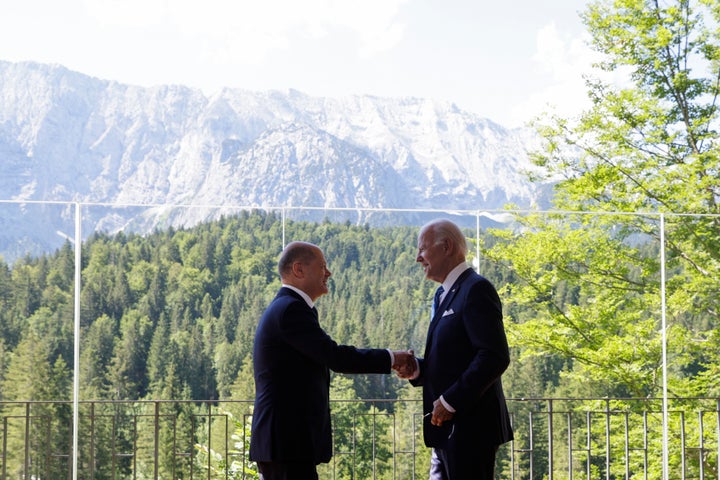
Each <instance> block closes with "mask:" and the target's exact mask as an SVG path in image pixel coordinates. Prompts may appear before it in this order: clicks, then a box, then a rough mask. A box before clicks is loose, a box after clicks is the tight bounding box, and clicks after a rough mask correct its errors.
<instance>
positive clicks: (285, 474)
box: [257, 462, 318, 480]
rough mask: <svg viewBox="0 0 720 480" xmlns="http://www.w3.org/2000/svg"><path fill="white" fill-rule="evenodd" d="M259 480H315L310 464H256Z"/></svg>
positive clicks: (312, 466) (313, 468) (313, 470)
mask: <svg viewBox="0 0 720 480" xmlns="http://www.w3.org/2000/svg"><path fill="white" fill-rule="evenodd" d="M257 466H258V470H259V471H260V480H317V478H318V474H317V468H316V466H315V464H314V463H312V462H257Z"/></svg>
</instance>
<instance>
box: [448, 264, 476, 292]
mask: <svg viewBox="0 0 720 480" xmlns="http://www.w3.org/2000/svg"><path fill="white" fill-rule="evenodd" d="M468 268H470V267H469V266H468V264H467V263H465V262H464V261H463V262H461V263H459V264H458V265H457V266H456V267H455V268H453V269H452V270H450V273H448V274H447V277H445V281H443V283H442V286H443V288H444V289H445V293H447V292H449V291H450V289H451V288H452V286H453V285H454V284H455V282H456V281H457V279H458V277H459V276H460V275H462V273H463V272H464V271H465V270H467V269H468ZM443 296H444V295H443Z"/></svg>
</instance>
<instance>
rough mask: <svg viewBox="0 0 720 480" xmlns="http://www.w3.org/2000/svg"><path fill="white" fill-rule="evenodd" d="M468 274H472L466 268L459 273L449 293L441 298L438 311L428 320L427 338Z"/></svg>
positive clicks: (469, 269)
mask: <svg viewBox="0 0 720 480" xmlns="http://www.w3.org/2000/svg"><path fill="white" fill-rule="evenodd" d="M470 272H472V269H471V268H468V269H467V270H465V271H464V272H463V273H461V274H460V276H459V277H458V279H457V280H455V283H453V286H452V287H450V291H448V292H447V294H445V298H443V301H442V302H440V305H438V309H437V310H436V311H435V315H433V318H432V319H431V320H430V329H429V330H428V338H430V335H432V332H433V330H435V326H436V325H437V324H438V320H440V319H441V318H442V316H443V313H445V311H446V309H447V307H448V306H449V305H451V304H452V301H453V299H454V298H455V295H457V292H458V290H459V289H460V285H461V284H462V282H463V280H465V279H466V278H467V277H468V276H469V275H470Z"/></svg>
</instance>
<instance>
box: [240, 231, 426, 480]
mask: <svg viewBox="0 0 720 480" xmlns="http://www.w3.org/2000/svg"><path fill="white" fill-rule="evenodd" d="M278 271H279V272H280V278H281V280H282V288H280V290H279V291H278V293H277V296H276V297H275V299H274V300H273V301H272V303H271V304H270V305H269V306H268V308H267V310H265V313H264V314H263V315H262V318H261V319H260V323H259V324H258V327H257V332H256V334H255V344H254V350H253V365H254V368H255V392H256V393H255V409H254V411H253V421H252V432H251V437H250V459H251V460H253V461H255V462H257V465H258V470H259V471H260V478H261V479H263V480H313V479H317V478H318V475H317V468H316V466H317V464H319V463H324V462H328V461H329V460H330V458H331V455H332V430H331V425H330V393H329V391H330V370H333V371H336V372H343V373H389V372H390V369H391V367H392V368H394V369H396V370H397V371H398V373H402V372H403V371H405V373H406V374H407V371H408V370H412V368H413V367H414V358H413V357H412V354H411V353H409V352H404V351H390V350H382V349H358V348H355V347H353V346H348V345H338V344H337V343H336V342H335V341H334V340H333V339H332V338H330V337H329V336H328V335H327V333H325V331H324V330H323V329H322V328H321V327H320V323H319V322H318V314H317V310H316V309H315V306H314V303H315V300H317V299H318V298H319V297H320V296H321V295H324V294H326V293H328V287H327V280H328V278H329V277H330V275H331V273H330V271H329V270H328V268H327V264H326V261H325V256H324V255H323V253H322V251H321V250H320V248H318V247H317V246H315V245H313V244H310V243H305V242H292V243H290V244H289V245H288V246H287V247H286V248H285V249H284V250H283V252H282V254H281V256H280V261H279V263H278ZM403 369H405V370H403Z"/></svg>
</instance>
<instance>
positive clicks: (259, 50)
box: [0, 0, 592, 127]
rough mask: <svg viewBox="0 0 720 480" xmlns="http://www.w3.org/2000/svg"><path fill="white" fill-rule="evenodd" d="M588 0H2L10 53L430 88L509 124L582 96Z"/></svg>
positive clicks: (346, 90) (86, 67)
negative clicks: (582, 14) (584, 15)
mask: <svg viewBox="0 0 720 480" xmlns="http://www.w3.org/2000/svg"><path fill="white" fill-rule="evenodd" d="M586 3H587V2H586V1H584V0H543V1H538V0H504V1H497V0H252V1H248V0H1V1H0V5H1V7H0V12H1V13H0V60H5V61H11V62H20V61H35V62H41V63H51V64H60V65H63V66H65V67H67V68H69V69H71V70H75V71H78V72H80V73H84V74H87V75H91V76H93V77H98V78H102V79H105V80H115V81H118V82H121V83H128V84H133V85H141V86H148V87H149V86H155V85H165V84H173V85H178V84H179V85H186V86H189V87H194V88H199V89H201V90H202V91H203V92H204V93H205V94H207V95H212V94H213V93H214V92H217V91H218V90H219V89H220V88H222V87H231V88H242V89H247V90H253V91H266V90H281V91H287V90H288V89H295V90H299V91H301V92H303V93H306V94H308V95H312V96H326V97H342V96H346V95H375V96H381V97H421V98H430V99H435V100H441V101H449V102H453V103H455V104H456V105H457V106H458V107H459V108H461V109H463V110H468V111H471V112H474V113H476V114H478V115H480V116H482V117H486V118H489V119H490V120H493V121H495V122H497V123H499V124H501V125H504V126H506V127H517V126H522V125H523V124H525V123H526V122H527V121H528V120H530V119H532V118H533V117H534V116H535V115H537V114H539V113H541V112H542V111H546V110H548V109H553V110H554V111H555V112H557V113H560V114H562V115H572V114H574V113H577V112H578V111H579V109H580V108H582V106H583V105H585V102H586V97H585V93H584V92H585V90H584V84H583V80H582V78H583V73H585V72H587V71H588V69H589V68H590V64H591V59H592V55H591V52H590V50H589V48H588V47H587V45H586V38H587V32H586V28H585V27H584V25H583V24H582V22H581V20H580V16H579V13H580V12H582V11H583V10H584V9H585V7H586Z"/></svg>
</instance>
